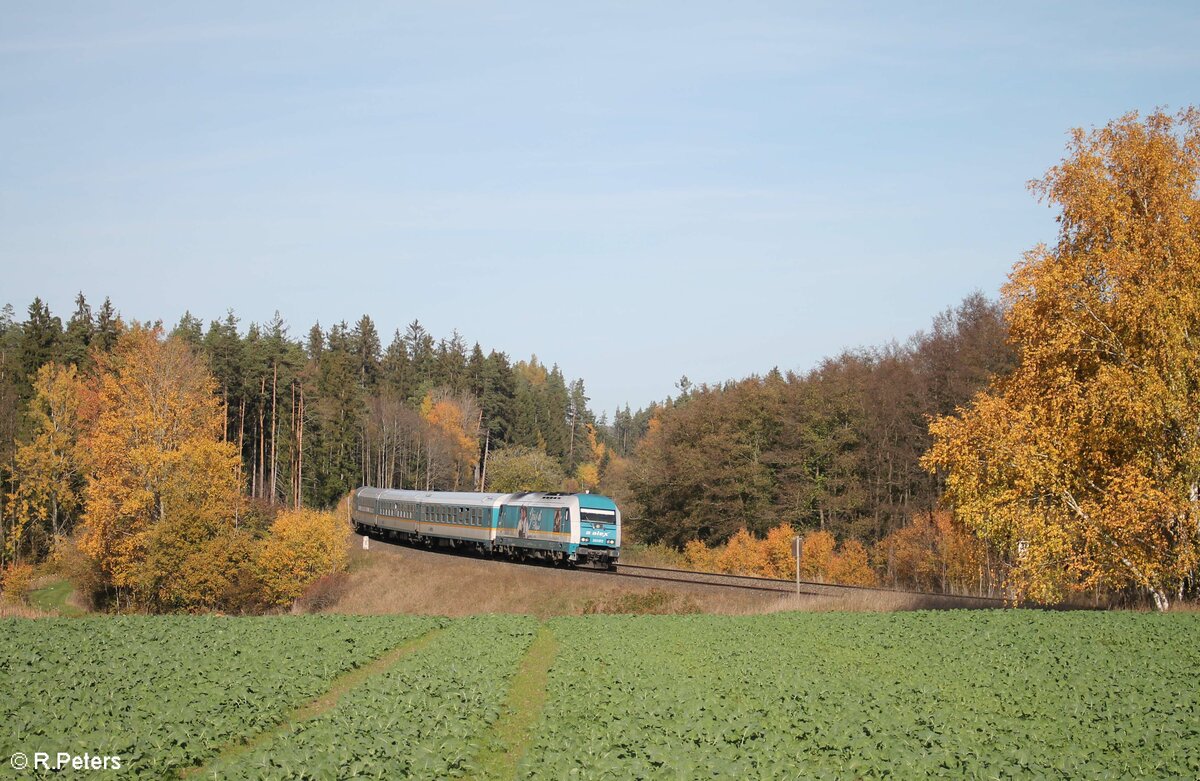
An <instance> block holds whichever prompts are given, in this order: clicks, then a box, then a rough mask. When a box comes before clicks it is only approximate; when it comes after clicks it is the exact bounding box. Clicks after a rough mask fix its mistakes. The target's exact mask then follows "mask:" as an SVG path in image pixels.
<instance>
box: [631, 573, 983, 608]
mask: <svg viewBox="0 0 1200 781" xmlns="http://www.w3.org/2000/svg"><path fill="white" fill-rule="evenodd" d="M623 570H643V571H649V572H661V573H670V574H672V575H679V576H682V577H677V578H668V577H666V576H665V575H664V576H658V577H660V579H663V580H674V581H677V582H680V583H699V584H702V585H712V586H720V585H724V586H730V587H734V588H736V587H737V586H735V585H734V584H730V583H713V582H709V581H704V580H696V579H695V578H723V579H726V580H738V581H747V582H753V583H762V584H767V583H770V584H772V585H773V586H774V588H768V587H767V586H766V585H763V586H742V587H741V588H754V589H756V590H759V591H781V592H791V593H796V583H797V581H795V580H788V579H783V578H764V577H761V576H757V575H727V574H725V573H721V572H700V571H698V570H686V569H673V568H670V567H649V566H644V565H641V564H625V563H618V564H617V570H616V571H617V574H625V575H628V576H630V577H650V576H648V575H641V576H639V575H637V574H636V573H632V572H623ZM799 584H800V586H801V587H802V588H805V587H806V588H809V589H812V588H816V589H828V590H832V591H838V590H842V591H865V592H873V593H877V594H902V595H908V596H921V597H932V598H937V599H948V600H973V601H976V602H983V603H989V604H997V605H1003V604H1005V601H1004V600H1003V599H1001V598H999V597H980V596H975V595H973V594H939V593H938V592H936V591H911V590H908V589H896V588H880V587H878V586H850V585H845V584H842V583H818V582H816V581H811V580H801V581H799ZM800 593H807V594H812V595H819V594H820V592H815V591H807V592H806V591H801V592H800ZM827 593H828V592H827Z"/></svg>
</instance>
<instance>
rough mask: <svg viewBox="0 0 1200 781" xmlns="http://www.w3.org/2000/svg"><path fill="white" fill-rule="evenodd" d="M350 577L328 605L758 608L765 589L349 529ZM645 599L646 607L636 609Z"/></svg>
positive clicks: (433, 609)
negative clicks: (411, 542)
mask: <svg viewBox="0 0 1200 781" xmlns="http://www.w3.org/2000/svg"><path fill="white" fill-rule="evenodd" d="M350 544H351V557H350V577H349V582H348V583H347V584H346V586H345V591H344V593H343V594H342V596H341V598H340V599H339V600H338V601H337V603H336V604H335V605H333V606H332V607H329V608H327V611H328V612H333V613H353V614H366V615H380V614H392V613H419V614H433V615H445V616H465V615H473V614H477V613H520V614H526V615H535V616H539V617H543V618H544V617H549V616H560V615H582V614H584V613H594V612H614V611H615V610H617V609H620V608H625V609H627V610H630V611H632V612H674V613H693V612H704V613H734V614H743V613H758V612H763V611H765V610H766V609H767V608H769V607H770V606H771V605H772V604H774V603H777V602H778V601H779V598H778V597H776V596H774V595H771V594H756V593H754V592H740V591H734V590H732V589H718V588H706V587H704V586H691V585H686V584H678V585H677V584H659V583H645V584H643V583H641V582H639V581H636V580H629V579H626V578H618V577H613V576H611V575H608V574H606V573H603V572H591V571H588V570H586V569H578V570H567V569H560V568H556V567H550V566H538V565H531V564H514V563H511V562H507V561H498V560H489V559H482V558H475V557H471V556H465V555H456V554H452V553H444V552H438V551H427V550H422V549H419V548H410V547H406V546H403V545H393V544H389V543H384V542H379V541H378V540H372V541H371V549H370V550H369V551H364V550H362V538H361V537H359V536H357V535H352V536H351V543H350ZM640 607H645V608H647V609H639V608H640Z"/></svg>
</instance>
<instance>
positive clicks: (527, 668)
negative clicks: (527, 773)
mask: <svg viewBox="0 0 1200 781" xmlns="http://www.w3.org/2000/svg"><path fill="white" fill-rule="evenodd" d="M557 655H558V639H557V638H555V636H554V633H553V632H552V631H550V628H549V627H547V626H546V625H545V624H543V625H542V626H541V627H540V628H539V629H538V633H537V636H536V637H535V638H534V639H533V643H532V644H531V645H530V646H529V650H528V651H526V652H525V657H524V658H523V659H522V660H521V666H520V667H519V668H518V669H517V674H516V676H514V677H513V680H512V684H511V686H510V687H509V691H508V697H507V698H506V699H505V701H504V706H503V709H502V710H501V712H500V718H499V720H497V721H496V723H495V724H493V725H492V730H491V735H490V736H489V739H488V741H487V742H486V744H485V745H486V748H485V749H484V750H483V751H482V752H481V753H480V755H479V756H478V757H477V758H476V759H475V762H474V765H475V768H476V770H475V772H474V773H472V774H471V776H470V778H471V779H472V781H485V780H486V781H497V780H498V779H505V781H507V780H508V779H513V778H516V775H517V765H518V763H520V761H521V757H522V756H524V755H525V750H526V749H527V748H528V747H529V744H530V742H532V739H533V726H534V724H536V723H537V720H538V718H539V717H540V716H541V715H542V708H543V707H544V706H545V704H546V681H547V678H548V676H549V673H550V666H551V665H552V664H554V659H555V657H556V656H557Z"/></svg>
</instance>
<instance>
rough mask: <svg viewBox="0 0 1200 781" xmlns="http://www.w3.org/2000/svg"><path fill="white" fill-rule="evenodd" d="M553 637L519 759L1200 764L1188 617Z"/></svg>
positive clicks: (586, 631) (991, 772)
mask: <svg viewBox="0 0 1200 781" xmlns="http://www.w3.org/2000/svg"><path fill="white" fill-rule="evenodd" d="M552 626H553V630H554V631H555V632H556V634H558V636H559V640H560V643H561V648H562V651H561V654H560V657H559V659H558V663H557V664H556V665H555V666H554V667H553V668H552V670H551V673H550V681H549V684H548V687H549V692H548V697H549V699H548V704H547V707H546V711H545V714H544V718H543V720H542V726H541V728H540V730H539V732H538V734H539V737H538V739H537V741H536V742H535V744H534V745H533V747H532V750H531V751H530V752H529V754H528V756H527V757H526V761H525V763H524V765H523V767H522V768H521V775H522V777H528V778H535V779H539V778H541V779H558V778H563V777H568V776H569V777H572V778H702V777H703V778H712V777H720V778H738V777H741V778H792V777H805V778H845V777H867V778H870V777H896V776H899V777H917V776H922V777H924V776H946V777H955V778H962V777H971V778H996V777H1027V778H1053V777H1062V778H1099V777H1106V776H1109V775H1116V776H1136V777H1166V776H1181V775H1184V776H1191V777H1195V776H1196V774H1197V773H1200V690H1198V689H1197V687H1196V685H1195V682H1196V680H1197V674H1198V673H1200V651H1198V650H1197V649H1198V648H1200V622H1197V621H1196V620H1195V618H1194V617H1192V616H1147V615H1131V614H1112V613H1109V614H1047V613H1036V612H1028V611H1013V612H1005V613H985V612H969V613H963V612H956V613H936V614H935V613H908V614H890V615H867V614H861V613H860V614H794V615H782V614H781V615H774V616H759V617H741V618H729V617H720V616H688V617H630V616H625V617H597V618H595V619H593V620H589V621H579V620H562V621H555V622H553V624H552Z"/></svg>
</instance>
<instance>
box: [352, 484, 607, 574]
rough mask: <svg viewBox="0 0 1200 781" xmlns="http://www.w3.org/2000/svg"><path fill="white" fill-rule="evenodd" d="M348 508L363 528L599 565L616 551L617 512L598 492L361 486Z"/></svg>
mask: <svg viewBox="0 0 1200 781" xmlns="http://www.w3.org/2000/svg"><path fill="white" fill-rule="evenodd" d="M351 508H352V509H351V517H352V519H353V520H354V527H355V529H356V530H357V531H358V532H359V533H360V534H365V533H375V534H381V535H384V536H388V537H394V538H402V539H408V540H412V541H415V542H427V543H430V544H440V545H448V546H450V547H473V548H476V549H478V550H480V551H483V552H485V553H490V554H496V555H501V556H509V557H512V558H518V559H529V558H541V559H547V560H551V561H558V562H563V563H570V564H594V565H598V566H604V567H613V566H615V565H616V563H617V559H618V558H619V557H620V555H621V511H620V510H619V509H618V508H617V505H616V503H615V502H613V500H612V499H609V498H608V497H607V496H599V495H597V494H553V493H517V494H496V493H466V492H458V491H403V490H394V489H385V488H371V487H363V488H359V489H358V490H357V491H355V492H354V497H353V501H352V502H351Z"/></svg>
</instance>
